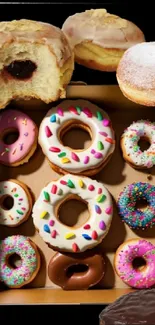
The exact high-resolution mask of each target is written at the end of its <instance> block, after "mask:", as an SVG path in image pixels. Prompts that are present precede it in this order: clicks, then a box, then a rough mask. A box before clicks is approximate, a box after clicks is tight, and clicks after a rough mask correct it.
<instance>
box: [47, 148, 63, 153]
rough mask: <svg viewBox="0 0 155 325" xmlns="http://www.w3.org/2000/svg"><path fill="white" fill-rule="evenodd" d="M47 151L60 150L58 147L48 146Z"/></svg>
mask: <svg viewBox="0 0 155 325" xmlns="http://www.w3.org/2000/svg"><path fill="white" fill-rule="evenodd" d="M49 151H51V152H60V151H61V150H60V149H59V148H57V147H50V148H49Z"/></svg>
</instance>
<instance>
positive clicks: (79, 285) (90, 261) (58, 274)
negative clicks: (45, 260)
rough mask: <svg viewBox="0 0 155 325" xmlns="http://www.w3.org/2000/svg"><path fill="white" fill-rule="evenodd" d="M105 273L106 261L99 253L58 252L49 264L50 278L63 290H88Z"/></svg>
mask: <svg viewBox="0 0 155 325" xmlns="http://www.w3.org/2000/svg"><path fill="white" fill-rule="evenodd" d="M80 255H81V254H80ZM78 270H79V271H78ZM104 273H105V262H104V259H103V256H102V255H101V254H99V253H93V254H92V253H89V254H87V255H83V254H82V255H81V256H80V257H79V255H78V256H77V255H75V254H71V255H66V254H65V255H63V254H61V253H56V254H55V255H54V256H53V257H52V258H51V260H50V262H49V265H48V276H49V278H50V280H51V281H52V282H53V283H55V284H56V285H58V286H60V287H61V288H62V289H63V290H87V289H89V288H90V287H92V286H94V285H95V284H97V283H98V282H99V281H100V280H101V279H102V278H103V276H104Z"/></svg>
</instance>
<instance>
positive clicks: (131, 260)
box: [114, 239, 155, 289]
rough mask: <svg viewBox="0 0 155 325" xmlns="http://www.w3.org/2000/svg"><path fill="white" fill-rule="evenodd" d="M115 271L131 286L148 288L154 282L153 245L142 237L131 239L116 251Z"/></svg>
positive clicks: (154, 255) (154, 257)
mask: <svg viewBox="0 0 155 325" xmlns="http://www.w3.org/2000/svg"><path fill="white" fill-rule="evenodd" d="M114 266H115V270H116V273H117V274H118V276H119V277H120V278H121V279H122V281H123V282H125V283H126V284H127V285H129V286H130V287H133V288H137V289H142V288H149V287H152V286H153V285H154V284H155V246H154V245H153V244H151V243H150V242H148V241H147V240H144V239H131V240H128V241H126V242H125V243H123V244H122V245H121V246H120V247H119V248H118V249H117V251H116V255H115V261H114Z"/></svg>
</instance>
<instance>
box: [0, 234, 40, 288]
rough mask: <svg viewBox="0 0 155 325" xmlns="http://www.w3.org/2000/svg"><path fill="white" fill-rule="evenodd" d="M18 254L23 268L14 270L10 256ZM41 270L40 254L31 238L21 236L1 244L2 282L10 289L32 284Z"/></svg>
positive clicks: (10, 238)
mask: <svg viewBox="0 0 155 325" xmlns="http://www.w3.org/2000/svg"><path fill="white" fill-rule="evenodd" d="M14 254H17V255H18V256H19V257H20V258H21V266H18V267H16V268H13V267H12V266H11V265H10V263H9V258H10V256H12V255H14ZM39 269H40V254H39V251H38V249H37V246H36V245H35V243H34V242H32V241H31V240H30V239H29V238H27V237H25V236H21V235H16V236H10V237H7V238H5V239H4V240H2V241H1V242H0V280H1V281H2V282H4V283H5V284H6V285H7V286H8V287H9V288H21V287H23V286H25V285H26V284H28V283H30V282H31V281H32V280H33V279H34V278H35V277H36V275H37V273H38V271H39Z"/></svg>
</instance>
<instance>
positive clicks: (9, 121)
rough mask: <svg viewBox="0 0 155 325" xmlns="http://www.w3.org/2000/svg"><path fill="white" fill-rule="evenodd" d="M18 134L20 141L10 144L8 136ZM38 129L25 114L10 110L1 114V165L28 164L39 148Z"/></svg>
mask: <svg viewBox="0 0 155 325" xmlns="http://www.w3.org/2000/svg"><path fill="white" fill-rule="evenodd" d="M14 132H15V133H17V134H18V139H17V140H16V141H15V142H13V143H11V144H8V143H7V142H6V136H8V135H11V134H12V133H14ZM37 137H38V128H37V126H36V124H35V123H34V122H33V121H32V119H31V118H30V117H29V116H27V115H26V114H25V113H23V112H20V111H17V110H12V109H8V110H5V111H3V112H2V113H1V114H0V163H1V164H3V165H8V166H13V167H16V166H19V165H21V164H24V163H26V162H28V160H29V159H30V157H31V156H32V155H33V153H34V152H35V150H36V148H37V141H38V139H37Z"/></svg>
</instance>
